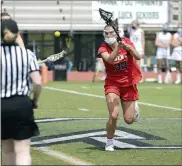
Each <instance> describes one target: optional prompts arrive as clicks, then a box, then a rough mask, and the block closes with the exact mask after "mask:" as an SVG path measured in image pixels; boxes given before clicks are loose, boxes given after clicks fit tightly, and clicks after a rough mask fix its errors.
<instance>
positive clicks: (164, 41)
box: [155, 24, 172, 83]
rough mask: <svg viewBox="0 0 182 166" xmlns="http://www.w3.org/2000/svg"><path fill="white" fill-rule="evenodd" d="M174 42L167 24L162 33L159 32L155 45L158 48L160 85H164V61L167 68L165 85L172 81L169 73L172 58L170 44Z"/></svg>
mask: <svg viewBox="0 0 182 166" xmlns="http://www.w3.org/2000/svg"><path fill="white" fill-rule="evenodd" d="M171 40H172V35H171V33H169V32H168V26H167V24H165V25H164V26H163V28H162V32H159V33H158V34H157V36H156V40H155V45H156V46H157V55H156V59H157V71H158V83H162V82H163V81H162V75H161V73H162V61H163V60H164V63H165V67H166V76H165V80H164V82H165V83H169V82H170V81H171V74H170V71H169V61H168V60H169V58H170V44H171Z"/></svg>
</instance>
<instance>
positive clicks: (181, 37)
mask: <svg viewBox="0 0 182 166" xmlns="http://www.w3.org/2000/svg"><path fill="white" fill-rule="evenodd" d="M173 37H174V39H175V40H177V41H179V42H180V43H182V36H180V35H179V34H178V33H175V34H174V36H173ZM174 51H182V46H177V47H175V48H174Z"/></svg>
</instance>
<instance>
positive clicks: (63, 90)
mask: <svg viewBox="0 0 182 166" xmlns="http://www.w3.org/2000/svg"><path fill="white" fill-rule="evenodd" d="M44 89H48V90H53V91H60V92H66V93H71V94H75V95H82V96H89V97H96V98H103V99H105V96H100V95H94V94H90V93H83V92H77V91H72V90H68V89H60V88H54V87H49V86H45V87H44ZM138 104H141V105H146V106H150V107H156V108H164V109H168V110H169V111H182V109H181V108H175V107H168V106H162V105H157V104H151V103H144V102H138Z"/></svg>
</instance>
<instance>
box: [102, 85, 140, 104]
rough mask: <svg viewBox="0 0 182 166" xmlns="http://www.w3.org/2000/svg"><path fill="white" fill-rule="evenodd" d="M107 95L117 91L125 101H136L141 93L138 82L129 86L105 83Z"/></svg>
mask: <svg viewBox="0 0 182 166" xmlns="http://www.w3.org/2000/svg"><path fill="white" fill-rule="evenodd" d="M104 87H105V95H107V94H108V93H115V94H117V95H118V96H120V98H121V99H122V100H123V101H135V100H138V98H139V94H138V89H137V86H136V84H134V85H132V86H129V87H119V86H118V85H117V84H114V83H113V85H107V84H106V85H105V86H104Z"/></svg>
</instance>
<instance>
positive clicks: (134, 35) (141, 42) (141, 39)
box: [129, 20, 145, 82]
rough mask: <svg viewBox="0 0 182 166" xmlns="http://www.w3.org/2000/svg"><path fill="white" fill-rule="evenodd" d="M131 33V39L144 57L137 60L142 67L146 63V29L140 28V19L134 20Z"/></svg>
mask: <svg viewBox="0 0 182 166" xmlns="http://www.w3.org/2000/svg"><path fill="white" fill-rule="evenodd" d="M129 35H130V40H131V41H132V42H133V44H134V46H135V48H136V50H137V51H138V53H139V54H140V56H141V57H142V59H141V60H138V61H137V64H138V65H139V67H140V68H141V67H142V66H143V63H144V59H143V57H144V55H145V34H144V31H143V30H142V29H141V28H140V23H139V21H138V20H134V21H133V22H132V24H131V29H130V32H129ZM141 71H142V69H141ZM143 80H144V79H142V80H141V82H143Z"/></svg>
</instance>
